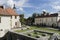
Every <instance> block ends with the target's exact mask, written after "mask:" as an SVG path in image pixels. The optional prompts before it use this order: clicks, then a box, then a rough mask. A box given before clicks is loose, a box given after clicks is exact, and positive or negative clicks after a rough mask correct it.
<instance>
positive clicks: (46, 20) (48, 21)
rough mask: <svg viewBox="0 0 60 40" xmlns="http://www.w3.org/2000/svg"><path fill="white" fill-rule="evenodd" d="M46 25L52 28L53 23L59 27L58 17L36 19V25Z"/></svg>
mask: <svg viewBox="0 0 60 40" xmlns="http://www.w3.org/2000/svg"><path fill="white" fill-rule="evenodd" d="M40 23H45V24H46V25H49V26H51V25H52V24H53V23H55V24H56V26H57V17H44V18H35V24H40Z"/></svg>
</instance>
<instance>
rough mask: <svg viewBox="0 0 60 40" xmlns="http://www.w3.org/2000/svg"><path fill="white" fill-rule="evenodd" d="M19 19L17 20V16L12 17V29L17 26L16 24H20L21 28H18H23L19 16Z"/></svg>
mask: <svg viewBox="0 0 60 40" xmlns="http://www.w3.org/2000/svg"><path fill="white" fill-rule="evenodd" d="M16 17H17V18H16V19H15V16H12V19H11V25H12V28H14V27H16V25H15V22H18V24H19V26H18V27H21V23H20V21H19V19H20V18H19V16H16Z"/></svg>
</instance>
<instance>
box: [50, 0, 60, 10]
mask: <svg viewBox="0 0 60 40" xmlns="http://www.w3.org/2000/svg"><path fill="white" fill-rule="evenodd" d="M50 6H51V7H52V8H53V9H55V10H60V1H55V2H52V3H51V5H50Z"/></svg>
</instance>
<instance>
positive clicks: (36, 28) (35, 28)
mask: <svg viewBox="0 0 60 40" xmlns="http://www.w3.org/2000/svg"><path fill="white" fill-rule="evenodd" d="M28 30H43V31H47V32H54V33H59V34H60V31H59V30H55V29H48V28H46V27H37V26H31V27H30V28H29V29H25V30H15V32H25V31H28Z"/></svg>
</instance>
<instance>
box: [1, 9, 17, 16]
mask: <svg viewBox="0 0 60 40" xmlns="http://www.w3.org/2000/svg"><path fill="white" fill-rule="evenodd" d="M0 15H12V16H13V15H14V16H17V15H18V14H17V13H16V12H15V10H14V9H12V8H6V9H3V8H0Z"/></svg>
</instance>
